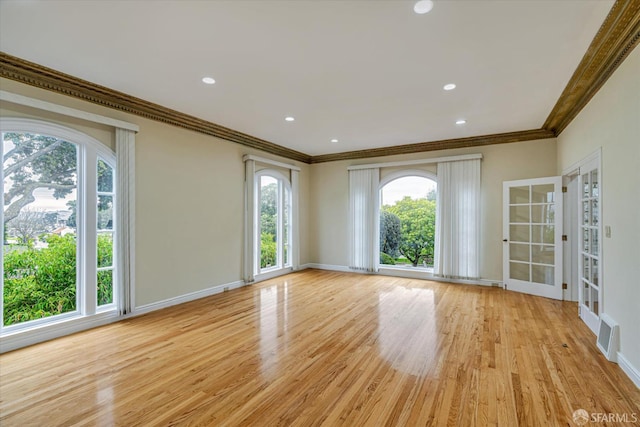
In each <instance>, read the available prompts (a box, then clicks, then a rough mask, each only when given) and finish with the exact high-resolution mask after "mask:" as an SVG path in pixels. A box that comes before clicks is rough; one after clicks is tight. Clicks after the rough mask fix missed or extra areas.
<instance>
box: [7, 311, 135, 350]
mask: <svg viewBox="0 0 640 427" xmlns="http://www.w3.org/2000/svg"><path fill="white" fill-rule="evenodd" d="M121 319H122V317H121V316H119V315H118V314H117V313H116V312H115V311H111V312H106V313H98V314H95V315H93V316H87V317H72V318H67V319H64V320H61V321H58V322H53V323H46V324H43V325H41V326H38V327H36V328H32V329H27V330H22V331H16V332H13V333H10V334H7V335H4V336H3V337H2V338H0V353H5V352H7V351H13V350H17V349H19V348H22V347H27V346H29V345H33V344H38V343H41V342H44V341H49V340H52V339H55V338H60V337H63V336H65V335H71V334H74V333H76V332H81V331H85V330H87V329H92V328H96V327H98V326H103V325H107V324H109V323H113V322H117V321H118V320H121Z"/></svg>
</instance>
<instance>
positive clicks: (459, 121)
mask: <svg viewBox="0 0 640 427" xmlns="http://www.w3.org/2000/svg"><path fill="white" fill-rule="evenodd" d="M465 123H467V121H466V120H465V119H460V120H456V124H457V125H463V124H465Z"/></svg>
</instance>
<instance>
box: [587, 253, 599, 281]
mask: <svg viewBox="0 0 640 427" xmlns="http://www.w3.org/2000/svg"><path fill="white" fill-rule="evenodd" d="M587 277H588V276H587ZM589 281H590V282H591V283H593V284H594V285H596V286H598V285H599V283H598V260H597V259H596V258H592V259H591V278H590V279H589Z"/></svg>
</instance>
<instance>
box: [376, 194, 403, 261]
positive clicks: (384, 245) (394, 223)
mask: <svg viewBox="0 0 640 427" xmlns="http://www.w3.org/2000/svg"><path fill="white" fill-rule="evenodd" d="M387 208H388V206H383V207H382V209H381V210H380V252H382V253H383V254H386V255H389V257H391V258H396V257H397V256H398V255H399V254H400V252H399V250H398V249H399V247H400V240H401V239H402V228H401V224H400V218H398V217H397V216H396V215H394V214H393V213H391V212H389V210H388V209H387ZM385 261H386V262H383V261H382V259H381V261H380V262H381V263H382V264H388V261H389V260H388V258H385Z"/></svg>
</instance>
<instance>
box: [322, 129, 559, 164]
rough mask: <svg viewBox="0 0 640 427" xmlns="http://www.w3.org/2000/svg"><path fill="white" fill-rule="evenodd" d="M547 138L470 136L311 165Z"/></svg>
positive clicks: (539, 132) (530, 133)
mask: <svg viewBox="0 0 640 427" xmlns="http://www.w3.org/2000/svg"><path fill="white" fill-rule="evenodd" d="M548 138H555V134H554V133H553V132H551V131H549V130H544V129H532V130H523V131H518V132H506V133H495V134H491V135H482V136H471V137H468V138H455V139H443V140H440V141H431V142H420V143H417V144H406V145H396V146H393V147H381V148H372V149H368V150H357V151H347V152H344V153H334V154H323V155H320V156H313V157H311V163H323V162H334V161H337V160H353V159H364V158H369V157H383V156H393V155H397V154H411V153H421V152H425V151H438V150H447V149H450V148H466V147H480V146H483V145H493V144H506V143H509V142H521V141H532V140H536V139H548Z"/></svg>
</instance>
